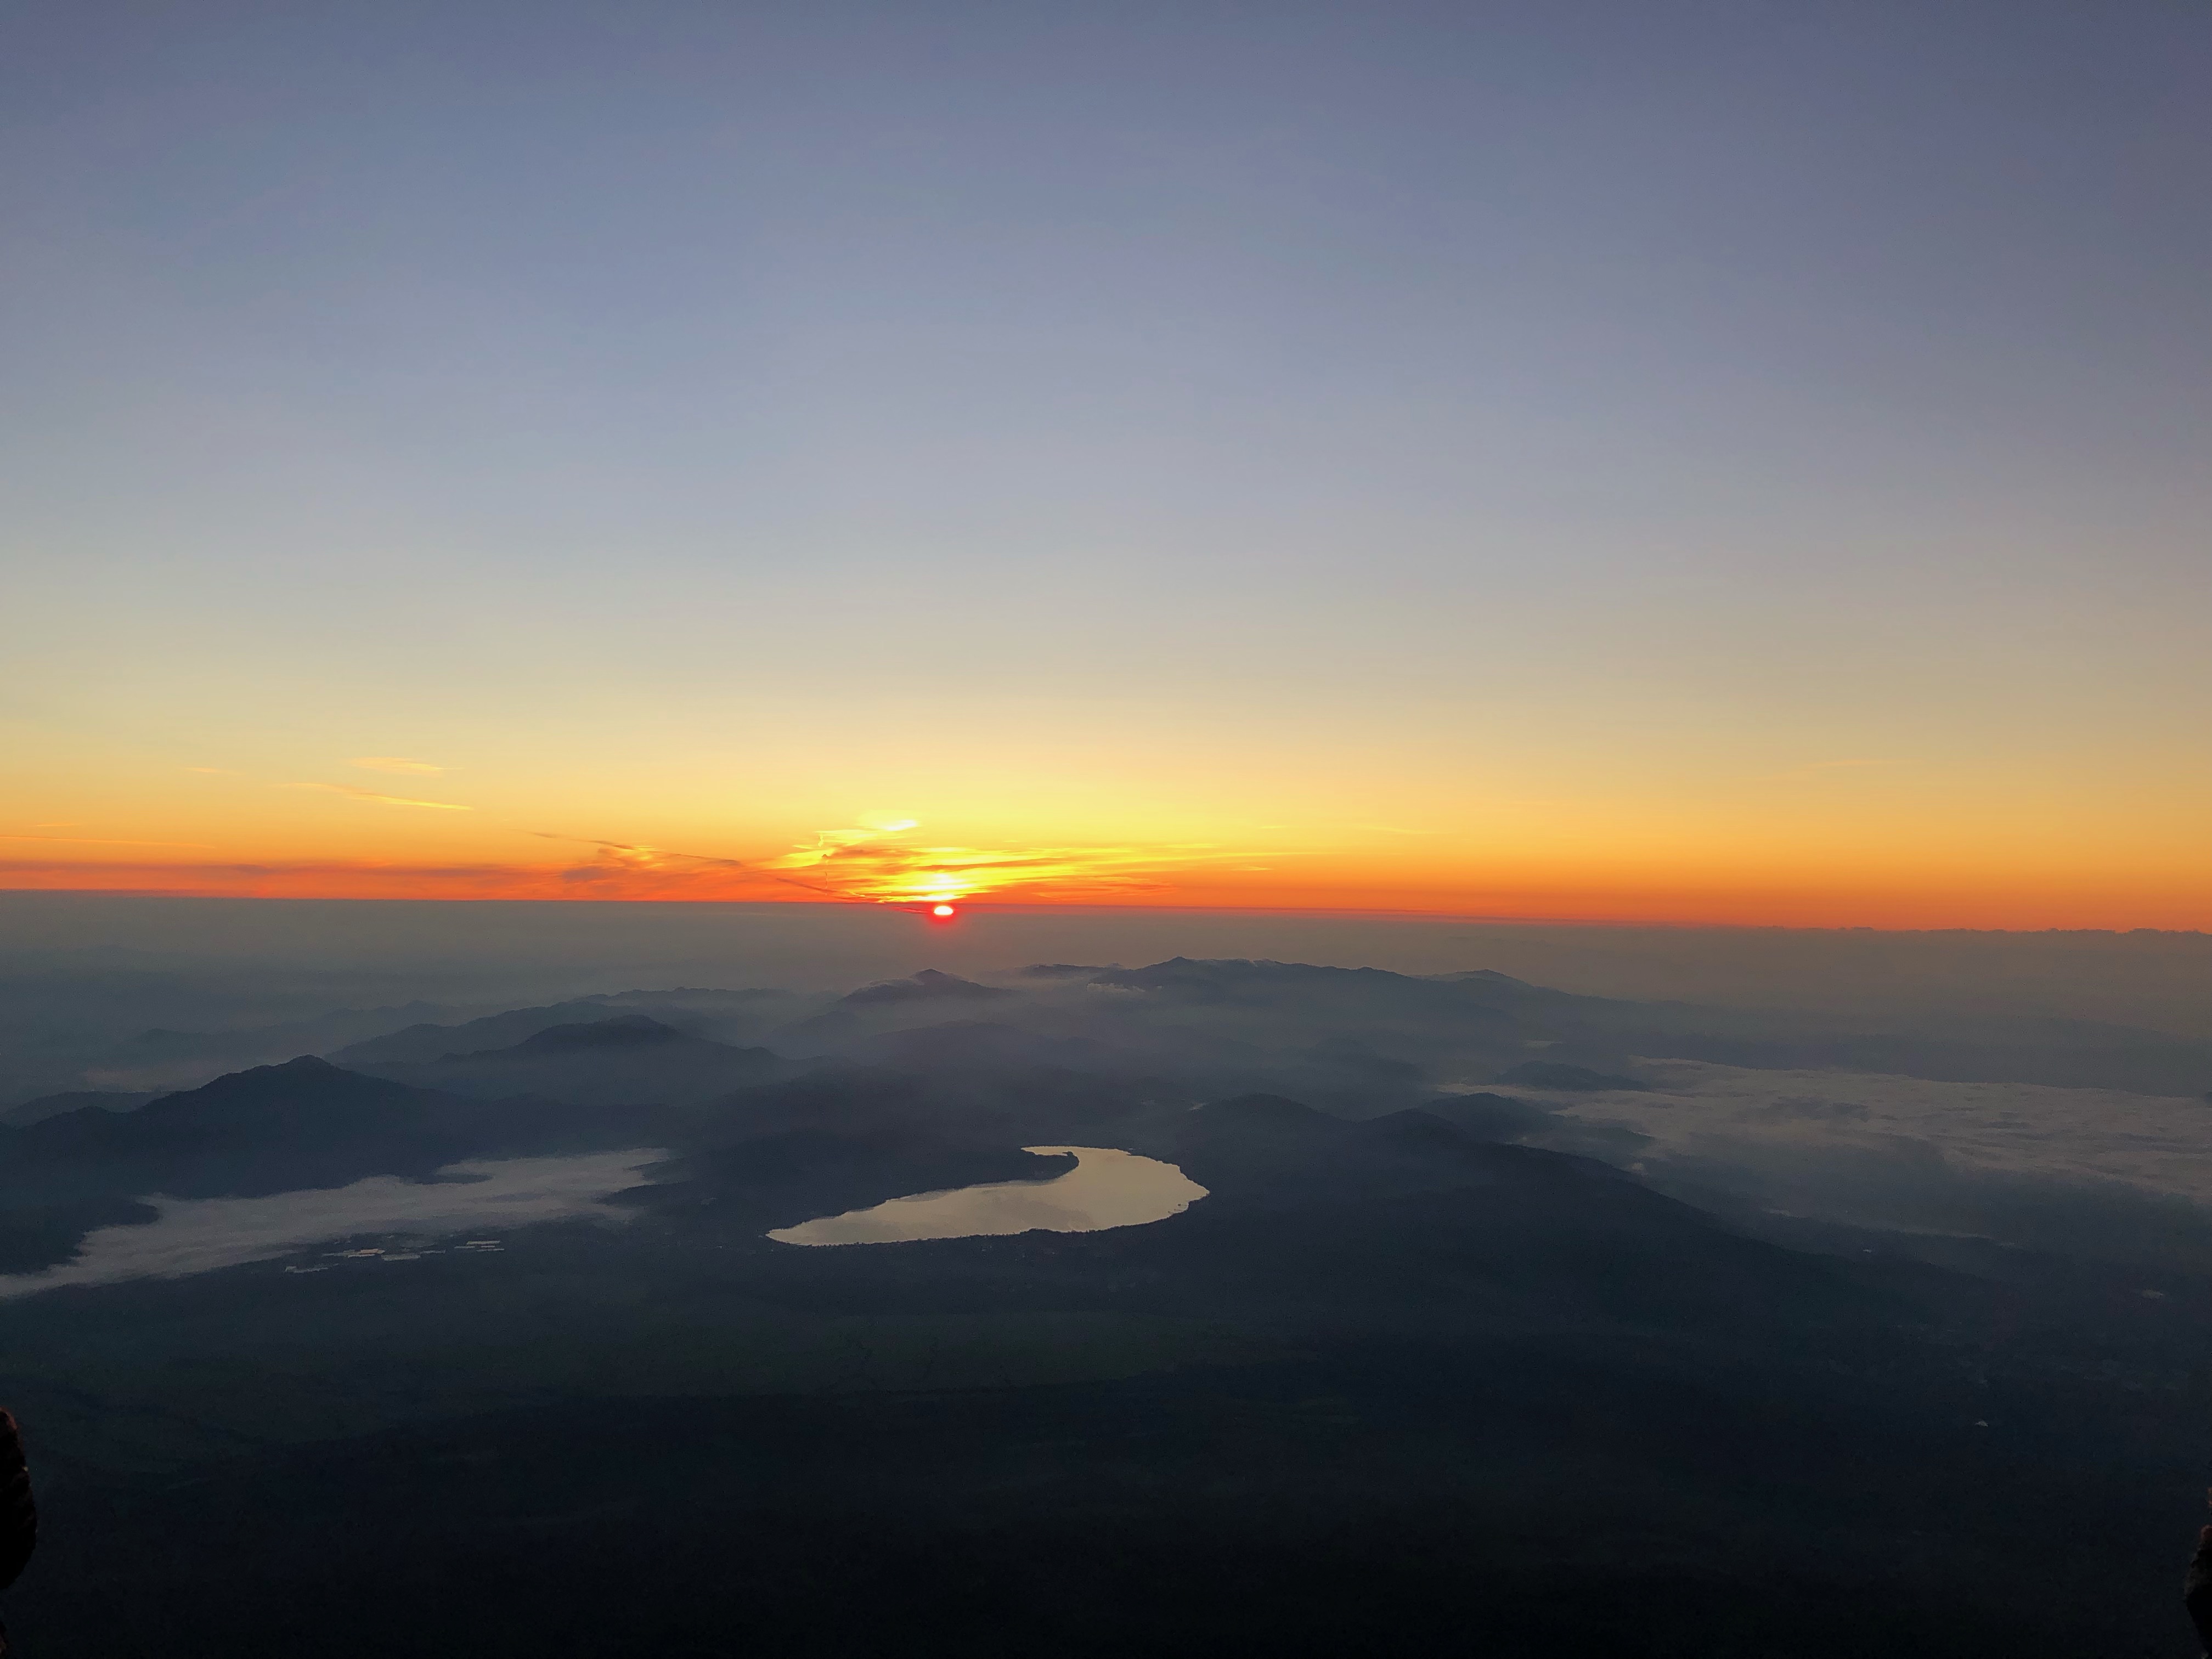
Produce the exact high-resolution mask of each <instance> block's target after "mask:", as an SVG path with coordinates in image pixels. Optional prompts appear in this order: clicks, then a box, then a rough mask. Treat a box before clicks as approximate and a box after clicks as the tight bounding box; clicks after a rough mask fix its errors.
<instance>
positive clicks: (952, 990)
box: [845, 968, 1014, 1006]
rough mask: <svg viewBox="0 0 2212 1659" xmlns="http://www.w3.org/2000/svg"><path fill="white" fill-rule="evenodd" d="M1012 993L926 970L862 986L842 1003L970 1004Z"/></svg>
mask: <svg viewBox="0 0 2212 1659" xmlns="http://www.w3.org/2000/svg"><path fill="white" fill-rule="evenodd" d="M1013 994H1014V993H1013V992H1012V991H1002V990H1000V989H999V988H998V987H996V986H992V985H978V984H976V983H975V981H974V980H972V979H963V978H961V977H960V976H959V975H957V974H947V973H943V972H940V971H939V969H935V968H925V969H922V970H921V972H920V973H918V974H915V975H913V976H912V977H910V978H908V979H887V980H884V981H882V982H881V983H879V984H875V985H863V986H862V987H860V989H859V990H857V991H854V992H853V993H851V994H848V996H847V997H846V998H845V1000H846V1001H847V1002H848V1003H857V1004H860V1005H862V1006H866V1004H869V1003H880V1002H919V1001H921V1000H923V999H925V998H929V997H945V998H959V999H963V1000H969V1001H976V1000H983V999H985V998H990V997H1010V996H1012V995H1013Z"/></svg>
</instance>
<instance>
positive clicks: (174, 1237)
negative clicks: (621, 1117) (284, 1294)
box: [0, 1148, 668, 1297]
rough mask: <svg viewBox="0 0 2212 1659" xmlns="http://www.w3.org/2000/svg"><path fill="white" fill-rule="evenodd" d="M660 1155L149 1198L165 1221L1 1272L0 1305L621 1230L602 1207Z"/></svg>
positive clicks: (516, 1162)
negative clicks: (318, 1255) (521, 1230)
mask: <svg viewBox="0 0 2212 1659" xmlns="http://www.w3.org/2000/svg"><path fill="white" fill-rule="evenodd" d="M667 1156H668V1154H667V1153H666V1152H659V1151H651V1150H639V1149H637V1148H632V1149H631V1150H629V1151H628V1152H588V1153H586V1154H584V1155H582V1156H580V1157H574V1158H499V1159H494V1160H489V1161H487V1162H483V1163H474V1164H452V1165H450V1166H448V1167H447V1168H446V1169H443V1170H439V1171H438V1174H439V1176H441V1177H442V1178H441V1179H440V1180H436V1181H430V1182H422V1181H404V1180H402V1179H401V1178H400V1177H398V1176H370V1177H369V1178H368V1180H366V1181H356V1182H354V1183H353V1184H352V1185H351V1186H348V1187H333V1188H325V1189H322V1190H319V1191H314V1192H295V1193H274V1194H270V1196H268V1197H266V1198H163V1197H161V1196H160V1195H159V1194H156V1195H155V1196H153V1197H151V1198H149V1199H148V1200H146V1202H147V1203H149V1204H150V1205H152V1206H154V1207H155V1209H156V1210H158V1211H160V1212H161V1218H160V1219H159V1220H156V1221H149V1222H147V1223H145V1224H143V1225H138V1226H121V1227H101V1228H98V1229H96V1230H95V1231H93V1232H90V1233H88V1234H87V1235H86V1236H85V1240H84V1243H83V1245H82V1248H81V1249H80V1250H79V1251H78V1254H77V1256H76V1260H75V1261H64V1262H62V1263H60V1264H58V1266H55V1267H48V1268H46V1269H44V1270H43V1271H41V1272H39V1273H7V1274H0V1297H13V1296H27V1295H29V1294H30V1293H31V1292H33V1291H51V1290H56V1289H58V1288H59V1287H60V1286H62V1285H108V1284H113V1283H115V1282H116V1281H118V1280H119V1279H181V1278H184V1277H185V1275H187V1274H190V1273H208V1272H210V1271H211V1270H213V1269H214V1268H216V1267H237V1266H239V1265H240V1263H242V1262H247V1261H270V1260H273V1259H274V1258H276V1257H277V1256H283V1255H290V1254H291V1253H292V1252H293V1251H294V1250H296V1249H299V1248H300V1247H301V1245H303V1244H313V1243H320V1242H322V1241H325V1240H327V1239H333V1238H347V1237H353V1236H354V1235H356V1234H360V1233H422V1234H427V1235H431V1236H435V1235H437V1234H441V1233H456V1232H461V1231H475V1230H477V1229H485V1230H489V1229H491V1228H495V1227H496V1228H507V1227H520V1226H522V1225H526V1223H529V1222H532V1221H559V1220H563V1219H566V1218H569V1217H573V1216H597V1217H600V1218H605V1219H606V1220H610V1221H624V1220H627V1219H629V1212H628V1211H625V1210H620V1209H616V1208H613V1207H611V1206H607V1205H605V1204H603V1203H602V1202H600V1200H603V1199H604V1198H605V1197H606V1195H607V1194H609V1193H612V1192H617V1191H619V1190H620V1189H622V1188H624V1187H630V1186H635V1184H636V1183H637V1172H638V1171H639V1170H641V1169H643V1168H644V1167H645V1166H646V1165H647V1164H652V1163H654V1162H657V1161H658V1160H659V1159H661V1158H665V1157H667ZM392 1259H394V1260H412V1259H413V1257H412V1256H411V1255H398V1256H394V1257H392Z"/></svg>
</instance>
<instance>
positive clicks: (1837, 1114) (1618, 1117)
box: [1514, 1060, 2212, 1204]
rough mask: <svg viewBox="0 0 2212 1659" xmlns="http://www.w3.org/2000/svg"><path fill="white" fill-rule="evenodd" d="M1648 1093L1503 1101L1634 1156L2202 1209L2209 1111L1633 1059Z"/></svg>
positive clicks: (2207, 1188) (1984, 1086)
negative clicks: (2109, 1187)
mask: <svg viewBox="0 0 2212 1659" xmlns="http://www.w3.org/2000/svg"><path fill="white" fill-rule="evenodd" d="M1637 1066H1638V1071H1639V1072H1641V1073H1643V1074H1644V1077H1646V1078H1647V1079H1650V1082H1651V1083H1652V1085H1653V1088H1652V1091H1650V1093H1641V1092H1632V1091H1626V1090H1620V1091H1607V1092H1605V1093H1601V1094H1573V1095H1569V1094H1565V1093H1559V1092H1555V1091H1548V1090H1535V1089H1516V1090H1515V1091H1514V1092H1515V1093H1516V1094H1519V1095H1522V1096H1523V1097H1527V1098H1528V1099H1529V1100H1530V1101H1532V1102H1535V1103H1541V1104H1542V1105H1544V1106H1545V1107H1547V1109H1551V1110H1553V1111H1555V1112H1557V1113H1559V1115H1561V1116H1563V1117H1566V1118H1569V1119H1571V1120H1573V1121H1576V1122H1578V1123H1582V1124H1585V1125H1590V1126H1601V1125H1617V1126H1619V1127H1625V1128H1629V1129H1632V1130H1634V1131H1636V1132H1637V1133H1639V1134H1644V1135H1649V1136H1650V1137H1651V1139H1652V1145H1651V1146H1649V1147H1647V1148H1645V1149H1644V1156H1646V1157H1660V1158H1663V1157H1668V1156H1682V1155H1693V1156H1698V1157H1703V1158H1715V1157H1725V1156H1726V1155H1727V1149H1728V1148H1729V1146H1735V1147H1737V1148H1740V1149H1741V1150H1742V1151H1744V1152H1754V1151H1762V1150H1763V1151H1770V1152H1784V1151H1795V1152H1801V1153H1817V1152H1820V1151H1822V1150H1823V1149H1826V1150H1830V1151H1832V1152H1838V1153H1843V1152H1854V1153H1895V1152H1899V1151H1900V1150H1901V1149H1902V1148H1904V1147H1905V1146H1907V1145H1908V1144H1910V1145H1915V1146H1919V1147H1921V1148H1924V1149H1929V1150H1932V1151H1933V1152H1936V1153H1939V1154H1940V1155H1941V1156H1942V1159H1943V1161H1944V1162H1945V1163H1947V1164H1949V1165H1950V1166H1951V1167H1952V1168H1954V1169H1955V1170H1961V1171H1977V1172H1981V1173H1985V1174H1990V1175H2002V1176H2024V1177H2032V1178H2034V1179H2037V1180H2041V1181H2058V1182H2091V1183H2100V1184H2101V1183H2110V1182H2117V1183H2119V1184H2121V1185H2123V1186H2126V1187H2130V1188H2135V1189H2136V1190H2137V1191H2139V1192H2142V1193H2145V1194H2154V1195H2157V1196H2161V1197H2168V1198H2183V1199H2188V1200H2193V1201H2196V1202H2198V1203H2204V1204H2212V1106H2208V1105H2207V1104H2206V1103H2204V1102H2203V1101H2201V1100H2191V1099H2189V1098H2187V1097H2163V1096H2154V1095H2139V1094H2129V1093H2124V1092H2122V1091H2118V1090H2113V1089H2061V1088H2052V1087H2048V1086H2045V1085H2036V1084H2026V1083H1937V1082H1932V1081H1929V1080H1928V1079H1923V1078H1911V1077H1894V1076H1891V1075H1888V1074H1887V1073H1863V1072H1830V1071H1799V1072H1778V1071H1756V1070H1752V1069H1750V1068H1747V1067H1744V1066H1717V1065H1711V1064H1709V1063H1707V1062H1705V1061H1702V1060H1638V1062H1637Z"/></svg>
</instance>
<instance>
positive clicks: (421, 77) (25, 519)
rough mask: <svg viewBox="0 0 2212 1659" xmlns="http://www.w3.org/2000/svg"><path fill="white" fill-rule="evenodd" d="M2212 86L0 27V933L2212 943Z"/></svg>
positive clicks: (1982, 41) (2133, 15)
mask: <svg viewBox="0 0 2212 1659" xmlns="http://www.w3.org/2000/svg"><path fill="white" fill-rule="evenodd" d="M2208 82H2212V13H2208V12H2206V11H2205V10H2204V9H2202V8H2199V7H2194V6H2188V5H2183V4H2179V3H2171V0H2158V3H2153V0H2112V3H2108V4H2104V5H2099V6H2094V7H2084V6H2081V5H2079V4H2075V3H2070V0H2068V3H2057V0H2054V3H2044V0H1944V3H1928V0H1913V3H1889V0H1849V3H1824V0H1793V3H1789V4H1781V3H1771V4H1761V3H1752V0H1729V3H1718V0H1673V3H1669V4H1667V5H1664V6H1653V5H1650V4H1648V3H1637V0H1541V3H1536V0H1532V3H1500V4H1466V3H1459V4H1452V5H1442V4H1435V5H1431V4H1414V3H1394V0H1376V3H1371V4H1363V5H1359V6H1348V5H1341V4H1339V5H1328V6H1322V5H1304V4H1299V3H1295V0H1279V3H1269V4H1266V5H1260V4H1251V3H1239V4H1231V3H1207V0H1177V3H1175V4H1173V5H1168V4H1148V3H1126V4H1115V5H1112V6H1099V5H1084V6H1078V5H1065V4H1053V3H1028V4H1022V5H1014V4H990V3H966V0H946V3H937V4H922V5H915V4H900V5H854V4H845V3H838V0H812V3H807V4H803V5H802V4H788V5H787V4H761V5H745V4H733V3H716V4H691V3H679V0H640V3H629V4H623V5H620V6H617V5H613V4H609V3H602V4H575V3H568V0H533V3H531V4H528V5H522V4H519V3H517V4H509V3H505V0H472V3H471V4H469V5H465V6H459V7H456V6H450V5H431V4H427V3H408V0H379V3H376V4H374V5H370V4H368V3H350V0H328V3H322V4H318V5H315V6H309V7H300V6H288V5H279V4H274V3H271V4H267V5H244V4H228V3H223V0H206V3H198V4H194V5H191V6H184V5H173V4H162V5H155V4H144V5H135V4H115V3H107V0H67V3H47V0H28V3H23V4H19V5H16V6H15V7H12V8H10V9H9V10H8V12H7V13H6V14H5V16H4V18H0V222H4V223H5V225H6V226H7V227H8V234H7V236H6V238H5V248H4V252H0V260H4V264H0V271H4V276H0V349H4V351H5V354H6V361H7V362H8V363H9V372H8V374H7V376H6V380H5V383H4V385H0V456H4V458H5V459H4V461H0V559H4V562H5V564H6V566H7V568H8V573H9V574H8V575H7V580H6V589H7V592H8V595H9V598H8V602H7V604H6V605H5V606H4V607H0V750H3V751H4V756H5V758H4V761H0V837H4V839H0V887H14V888H59V889H93V890H138V891H154V892H171V893H187V894H210V895H242V896H252V895H265V896H329V897H409V898H424V897H431V898H435V897H450V898H457V899H458V898H471V899H473V898H504V897H512V898H525V897H526V898H552V897H568V898H579V899H592V898H654V899H683V898H698V899H744V900H749V901H751V900H763V899H781V898H788V899H791V900H793V901H798V902H827V901H837V902H861V903H881V902H890V903H896V904H905V905H920V906H925V907H927V906H931V905H934V904H936V903H939V902H945V903H949V904H951V905H953V906H954V907H955V908H956V909H958V908H964V907H969V906H973V905H988V904H991V903H994V902H997V903H1002V904H1003V903H1017V902H1024V903H1050V904H1060V905H1065V904H1117V905H1206V906H1216V907H1228V908H1284V909H1305V910H1333V909H1334V910H1373V911H1392V912H1411V913H1427V914H1436V915H1486V916H1521V917H1532V918H1546V917H1548V918H1576V919H1610V920H1620V921H1679V922H1719V923H1763V924H1786V925H1791V926H1813V927H1841V926H1869V927H2000V928H2040V927H2116V928H2125V927H2165V928H2206V927H2212V859H2208V857H2207V849H2208V848H2212V778H2208V769H2207V766H2206V752H2207V744H2206V732H2205V714H2206V708H2207V693H2208V690H2212V685H2208V684H2207V682H2208V678H2212V673H2208V666H2212V604H2208V600H2212V591H2208V590H2212V574H2209V573H2212V561H2208V560H2207V559H2206V557H2205V552H2204V544H2205V539H2206V537H2205V532H2206V529H2207V527H2208V525H2212V478H2208V474H2207V468H2206V463H2205V454H2206V444H2205V439H2206V435H2207V429H2208V416H2212V282H2208V280H2207V278H2208V275H2212V215H2208V214H2207V213H2206V212H2205V211H2204V204H2205V202H2206V200H2207V195H2208V185H2212V97H2208V96H2207V92H2208Z"/></svg>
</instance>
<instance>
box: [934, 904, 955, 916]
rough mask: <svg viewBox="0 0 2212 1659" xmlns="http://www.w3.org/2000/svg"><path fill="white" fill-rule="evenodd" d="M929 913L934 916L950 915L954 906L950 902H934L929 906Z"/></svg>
mask: <svg viewBox="0 0 2212 1659" xmlns="http://www.w3.org/2000/svg"><path fill="white" fill-rule="evenodd" d="M929 914H930V915H933V916H949V915H951V914H952V907H951V905H949V904H933V905H931V906H930V907H929Z"/></svg>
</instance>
